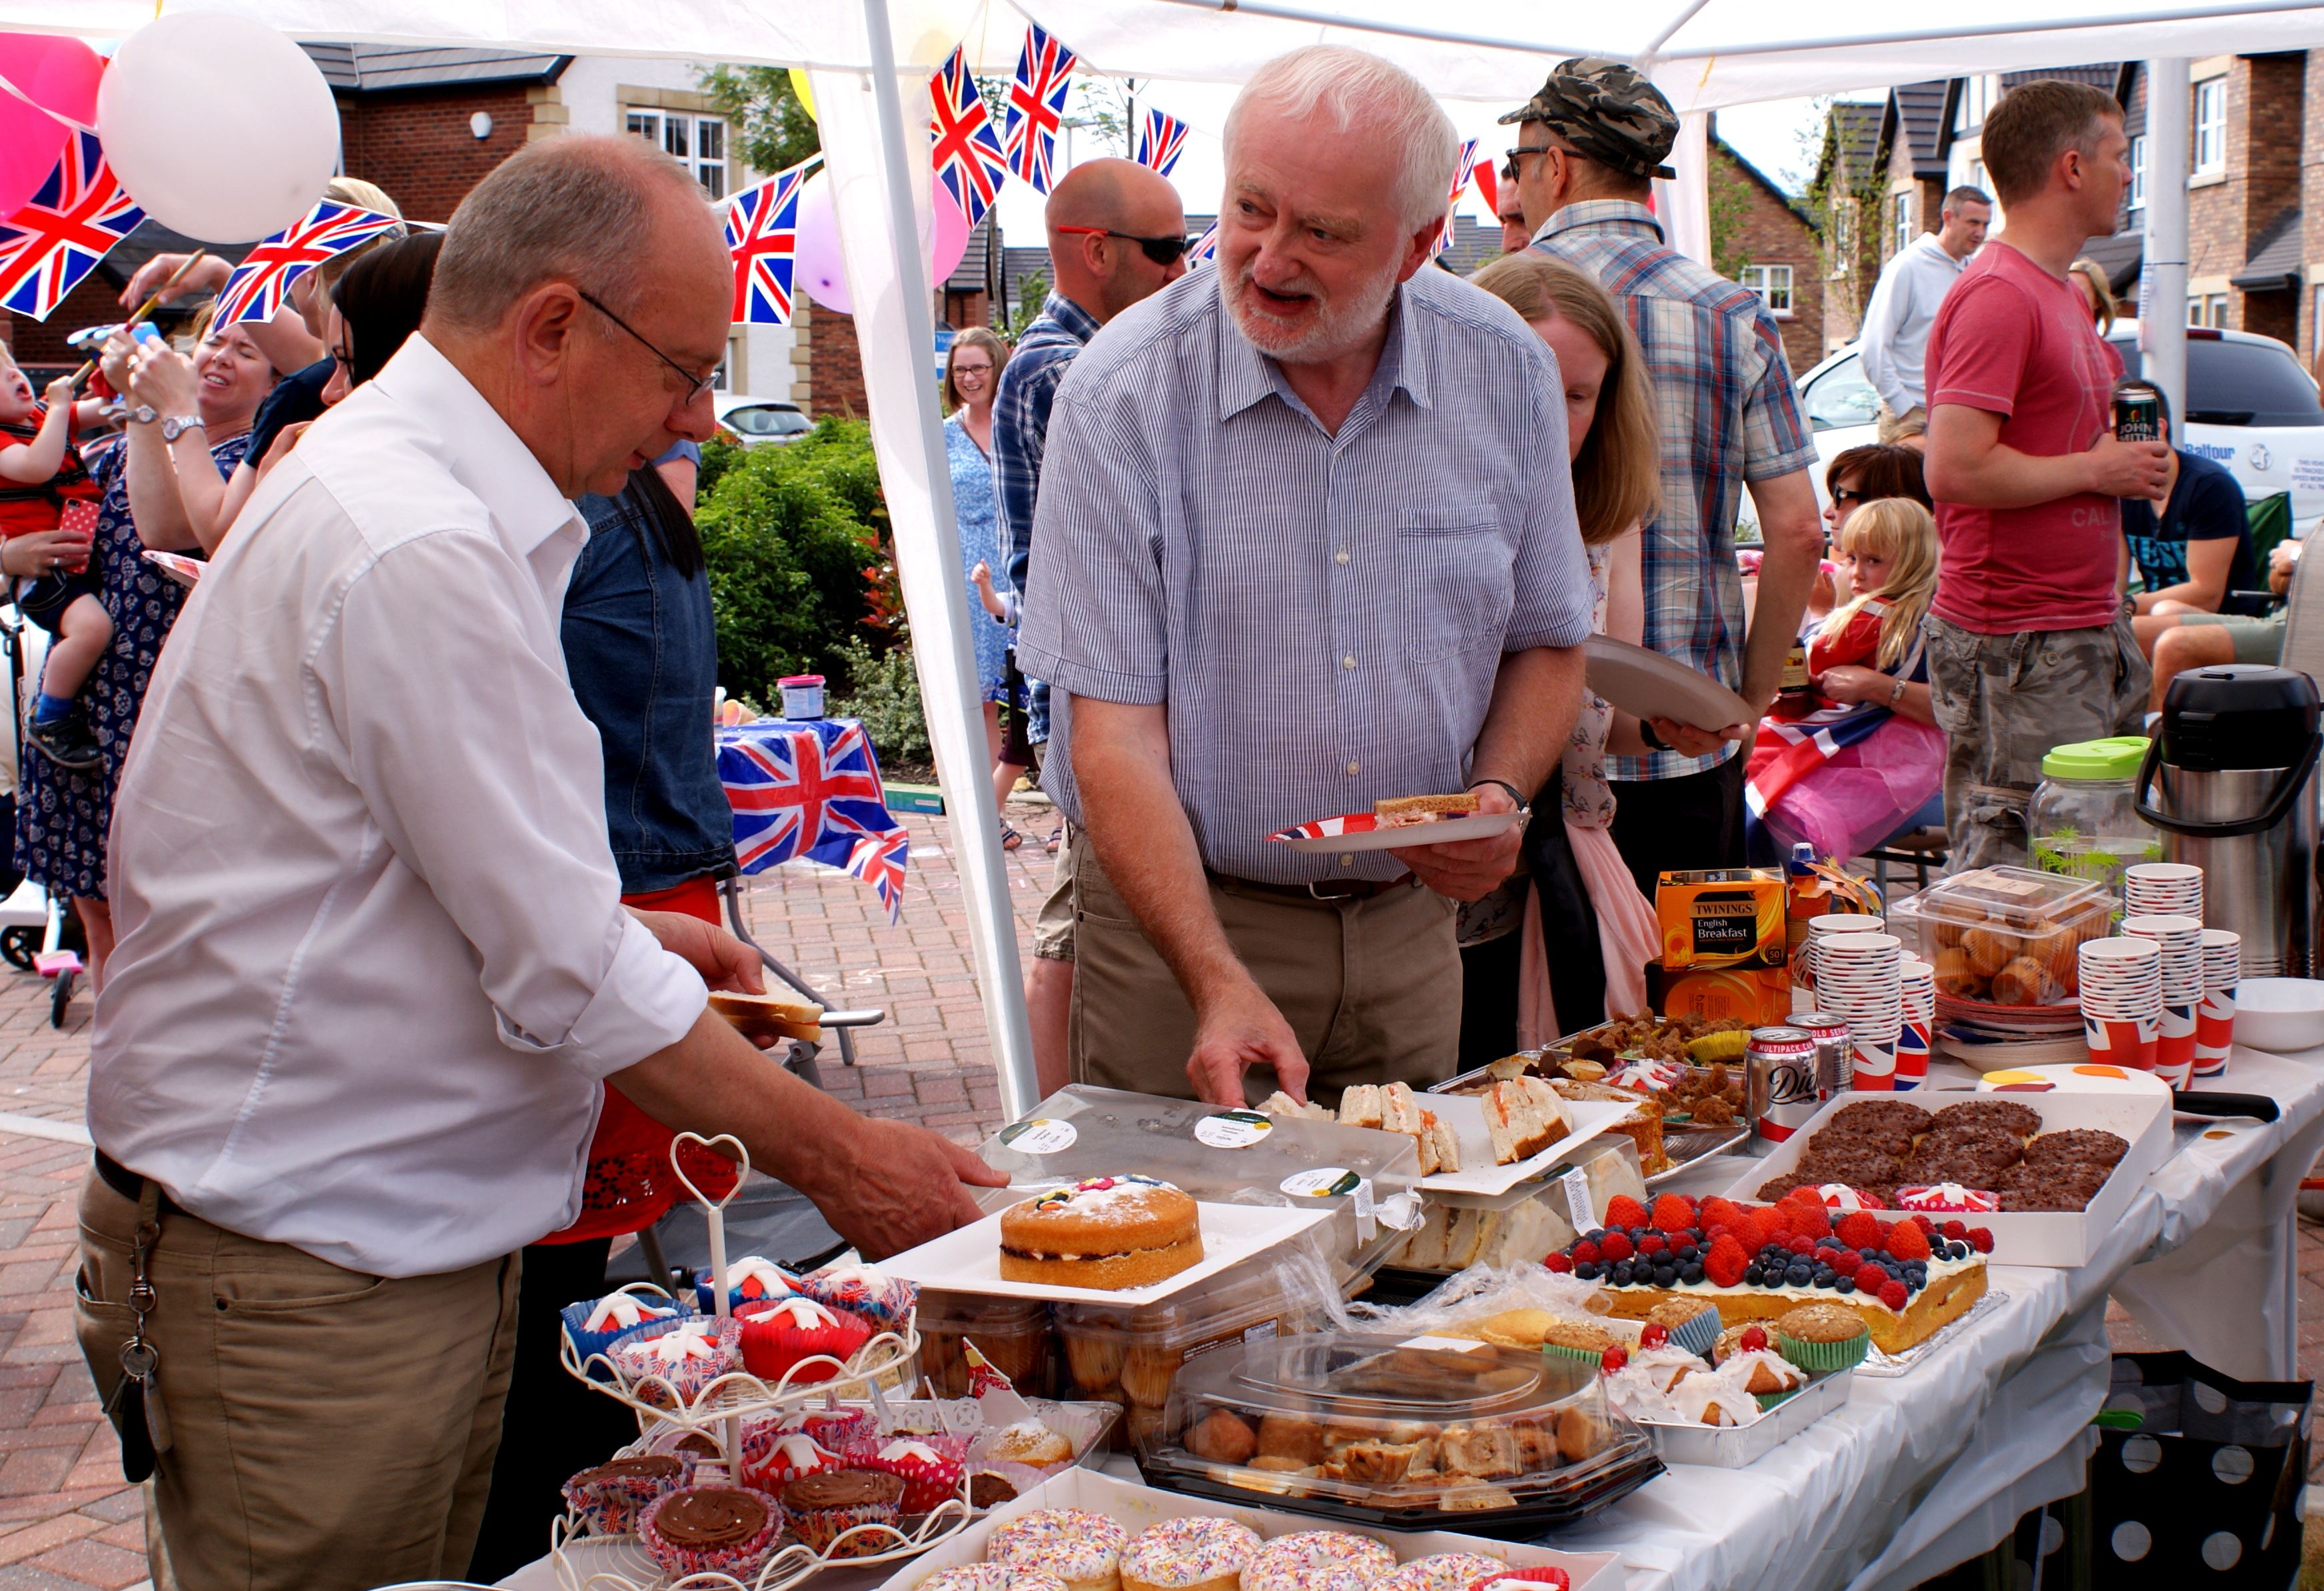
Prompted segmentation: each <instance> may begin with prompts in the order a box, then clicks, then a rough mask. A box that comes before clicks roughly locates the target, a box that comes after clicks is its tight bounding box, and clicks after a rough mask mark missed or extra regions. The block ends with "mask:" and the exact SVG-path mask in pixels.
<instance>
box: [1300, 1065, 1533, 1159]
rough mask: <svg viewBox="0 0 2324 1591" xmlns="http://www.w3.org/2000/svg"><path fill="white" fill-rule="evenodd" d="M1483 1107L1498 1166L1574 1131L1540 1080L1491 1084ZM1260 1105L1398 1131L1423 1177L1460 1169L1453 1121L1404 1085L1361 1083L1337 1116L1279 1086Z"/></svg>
mask: <svg viewBox="0 0 2324 1591" xmlns="http://www.w3.org/2000/svg"><path fill="white" fill-rule="evenodd" d="M1484 1106H1485V1130H1486V1131H1487V1132H1488V1133H1490V1134H1491V1136H1492V1141H1493V1163H1494V1164H1495V1165H1497V1166H1510V1165H1515V1164H1516V1163H1517V1161H1521V1160H1529V1159H1531V1158H1532V1157H1533V1156H1535V1155H1536V1154H1539V1153H1540V1152H1542V1151H1543V1150H1545V1149H1547V1148H1548V1147H1549V1146H1550V1145H1551V1144H1553V1143H1555V1142H1557V1141H1558V1140H1559V1139H1561V1138H1563V1137H1564V1136H1565V1135H1566V1134H1567V1133H1570V1132H1572V1130H1573V1116H1572V1113H1571V1112H1570V1111H1568V1110H1567V1109H1566V1107H1565V1101H1564V1100H1563V1099H1562V1098H1560V1097H1559V1096H1558V1093H1557V1090H1555V1089H1554V1088H1552V1087H1550V1086H1549V1085H1548V1084H1547V1083H1545V1082H1543V1081H1542V1080H1541V1079H1540V1078H1509V1079H1506V1080H1502V1081H1497V1082H1495V1083H1494V1084H1493V1085H1492V1087H1489V1088H1488V1089H1487V1090H1486V1091H1485V1096H1484ZM1259 1109H1260V1110H1262V1111H1264V1112H1265V1113H1266V1114H1267V1115H1271V1116H1304V1117H1306V1118H1308V1119H1310V1120H1313V1121H1319V1122H1330V1121H1337V1122H1338V1123H1339V1124H1341V1125H1342V1126H1343V1127H1371V1128H1374V1129H1376V1130H1378V1131H1379V1132H1383V1133H1404V1134H1405V1135H1406V1136H1407V1137H1409V1138H1410V1139H1411V1140H1412V1141H1413V1142H1414V1143H1415V1144H1416V1145H1418V1147H1419V1150H1420V1174H1421V1175H1422V1176H1424V1177H1427V1176H1434V1174H1435V1173H1437V1172H1439V1171H1457V1170H1460V1169H1461V1145H1460V1143H1459V1142H1458V1141H1457V1140H1456V1139H1455V1138H1454V1137H1453V1133H1452V1127H1451V1125H1450V1124H1447V1123H1446V1122H1444V1121H1443V1119H1442V1118H1440V1117H1439V1116H1438V1115H1436V1113H1435V1112H1434V1111H1432V1110H1425V1109H1423V1108H1422V1107H1421V1104H1420V1099H1419V1096H1417V1095H1416V1094H1414V1093H1413V1091H1412V1087H1411V1085H1409V1084H1407V1083H1389V1084H1387V1085H1385V1086H1382V1087H1374V1086H1372V1085H1371V1084H1369V1083H1360V1084H1358V1085H1356V1086H1355V1087H1352V1088H1350V1089H1349V1090H1348V1091H1347V1092H1346V1093H1344V1094H1342V1096H1340V1109H1339V1114H1338V1115H1333V1113H1332V1112H1331V1111H1330V1110H1329V1109H1327V1108H1325V1107H1324V1106H1323V1105H1301V1104H1300V1103H1299V1102H1298V1101H1296V1100H1295V1099H1293V1098H1292V1097H1291V1096H1289V1095H1288V1094H1286V1093H1284V1092H1282V1091H1281V1090H1280V1089H1277V1091H1276V1092H1275V1093H1274V1094H1272V1095H1270V1096H1268V1100H1267V1103H1266V1104H1264V1105H1260V1106H1259Z"/></svg>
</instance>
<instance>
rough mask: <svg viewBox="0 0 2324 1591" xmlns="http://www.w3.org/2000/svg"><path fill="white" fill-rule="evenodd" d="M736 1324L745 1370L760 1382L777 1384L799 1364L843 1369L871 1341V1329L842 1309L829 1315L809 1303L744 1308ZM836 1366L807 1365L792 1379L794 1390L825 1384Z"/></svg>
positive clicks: (794, 1300)
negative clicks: (820, 1359) (825, 1360)
mask: <svg viewBox="0 0 2324 1591" xmlns="http://www.w3.org/2000/svg"><path fill="white" fill-rule="evenodd" d="M735 1318H736V1319H737V1320H738V1321H739V1322H740V1323H741V1327H742V1331H741V1347H742V1364H743V1367H744V1368H745V1369H747V1370H748V1371H750V1373H751V1374H753V1375H755V1376H757V1377H758V1378H759V1379H760V1380H761V1381H763V1382H769V1383H773V1382H778V1381H780V1380H781V1379H782V1378H783V1376H784V1374H786V1373H788V1372H789V1371H791V1370H792V1369H793V1368H794V1367H796V1366H798V1365H799V1364H802V1362H804V1361H806V1360H808V1359H814V1358H818V1357H823V1356H828V1357H830V1358H833V1359H836V1360H838V1361H839V1362H840V1364H845V1363H846V1362H847V1359H848V1357H849V1356H850V1355H853V1353H854V1352H855V1350H856V1349H858V1348H860V1347H862V1346H863V1345H864V1344H865V1343H867V1342H869V1341H871V1327H870V1326H868V1325H866V1324H865V1323H864V1322H863V1321H862V1320H861V1319H859V1318H857V1317H855V1316H853V1315H851V1314H849V1313H848V1312H847V1311H846V1310H844V1309H828V1308H825V1306H824V1305H822V1304H818V1303H816V1301H815V1300H813V1299H806V1298H792V1299H779V1300H775V1301H774V1302H772V1303H760V1304H745V1305H743V1306H742V1309H740V1310H739V1311H738V1312H737V1314H736V1316H735ZM836 1374H839V1370H838V1366H836V1365H832V1364H809V1365H807V1367H806V1368H804V1369H801V1370H799V1371H798V1374H795V1375H792V1376H791V1383H792V1384H793V1385H794V1386H798V1385H807V1384H810V1383H815V1382H818V1381H829V1380H830V1379H831V1378H832V1377H833V1376H835V1375H836Z"/></svg>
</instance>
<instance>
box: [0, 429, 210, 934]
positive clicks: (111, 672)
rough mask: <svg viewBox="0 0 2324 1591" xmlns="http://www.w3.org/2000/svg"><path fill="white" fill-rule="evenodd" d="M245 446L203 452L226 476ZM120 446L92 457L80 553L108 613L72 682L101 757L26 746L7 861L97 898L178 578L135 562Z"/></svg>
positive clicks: (53, 888) (138, 554) (75, 893)
mask: <svg viewBox="0 0 2324 1591" xmlns="http://www.w3.org/2000/svg"><path fill="white" fill-rule="evenodd" d="M249 445H250V438H249V434H248V433H247V432H245V433H244V434H243V435H241V436H238V437H234V438H231V439H227V440H226V441H223V442H220V443H219V444H218V445H217V446H216V447H215V448H212V449H210V458H211V460H212V462H214V463H215V464H217V467H218V473H219V474H220V475H232V474H233V473H234V467H235V465H237V464H239V463H241V462H242V455H243V452H244V449H246V448H247V447H248V446H249ZM124 452H125V449H119V448H116V449H113V450H112V451H111V452H110V453H109V454H108V455H107V456H106V458H105V459H104V460H103V461H102V463H101V464H100V465H99V466H98V469H99V470H100V471H101V472H103V478H104V480H105V497H104V500H103V501H102V502H101V503H99V504H98V505H97V542H96V546H95V547H94V549H93V550H91V552H90V559H91V560H92V563H93V567H94V568H95V570H96V573H97V578H98V579H99V580H100V581H101V582H102V583H103V589H102V590H100V591H99V592H98V594H97V598H98V600H99V601H101V602H103V603H104V604H105V611H106V613H107V614H108V615H111V617H112V619H113V644H112V645H111V646H109V647H107V648H106V651H105V655H104V656H103V657H101V658H99V659H98V660H97V668H96V671H94V672H92V673H91V674H90V675H89V677H88V685H87V686H86V687H85V688H83V689H82V691H81V700H82V702H83V703H84V705H86V706H87V708H88V715H89V725H90V727H91V728H92V729H94V730H95V731H96V734H97V748H98V750H99V751H101V752H102V753H103V754H104V757H105V760H104V762H103V763H101V764H100V765H98V766H97V767H95V768H88V769H82V770H78V771H75V770H69V769H64V768H60V767H58V766H57V765H56V764H55V763H51V762H50V761H49V759H48V758H46V757H45V756H42V754H41V753H40V751H39V750H38V749H37V748H36V747H34V746H32V745H26V746H25V747H24V769H23V785H22V787H21V788H20V789H19V790H18V791H17V792H16V864H17V865H18V866H20V867H22V868H23V870H24V871H25V873H26V874H29V875H30V876H31V877H32V879H33V881H34V882H36V883H39V884H41V885H42V887H43V888H44V889H46V890H47V891H48V892H49V893H51V894H52V895H59V896H62V897H65V898H67V899H88V900H100V901H101V900H103V899H104V898H105V840H106V830H107V829H108V828H110V827H111V826H112V822H113V792H114V791H115V788H116V786H117V785H118V782H119V781H120V778H121V763H122V759H123V758H124V757H125V756H126V755H128V754H129V736H130V734H131V732H132V731H134V729H135V728H136V727H137V713H138V709H139V708H141V707H143V705H144V701H145V688H146V687H147V686H148V685H149V684H151V683H152V679H153V665H154V663H155V661H158V660H159V659H160V657H161V643H163V642H164V641H166V640H168V639H169V638H170V626H171V625H172V624H176V623H177V622H178V610H179V609H180V607H181V606H184V604H185V600H186V587H183V586H180V585H179V584H178V582H177V581H175V580H173V579H171V578H170V577H169V576H167V575H165V574H163V573H162V572H161V570H160V569H156V568H155V567H154V566H153V565H152V564H150V563H148V562H146V561H145V559H144V556H143V555H144V551H145V544H144V543H143V541H139V540H138V538H137V527H136V526H135V525H134V524H133V523H131V522H130V518H129V478H128V475H129V472H128V471H127V469H125V468H124V467H123V466H124Z"/></svg>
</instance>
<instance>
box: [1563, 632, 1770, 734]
mask: <svg viewBox="0 0 2324 1591" xmlns="http://www.w3.org/2000/svg"><path fill="white" fill-rule="evenodd" d="M1582 656H1583V658H1584V659H1586V660H1587V667H1588V675H1587V678H1588V680H1589V681H1590V689H1592V690H1594V691H1596V692H1597V693H1598V694H1599V695H1600V696H1602V697H1604V698H1606V699H1607V700H1608V701H1609V702H1611V703H1613V704H1614V705H1615V706H1616V707H1618V708H1621V709H1622V711H1624V712H1626V713H1629V714H1632V715H1634V716H1636V717H1641V718H1675V719H1677V720H1678V721H1679V722H1680V723H1682V724H1691V725H1692V726H1694V727H1696V728H1697V729H1724V728H1726V727H1727V726H1729V724H1748V723H1749V722H1751V720H1752V719H1753V718H1754V717H1756V716H1757V715H1755V714H1754V713H1753V712H1752V711H1751V708H1750V707H1749V705H1748V704H1747V703H1746V702H1745V701H1744V699H1743V698H1741V697H1739V696H1738V695H1736V694H1735V693H1734V692H1733V691H1731V690H1729V689H1727V687H1725V686H1724V685H1721V684H1720V682H1719V681H1718V680H1714V679H1712V678H1711V676H1710V675H1708V674H1705V673H1703V672H1701V671H1699V670H1695V669H1690V668H1688V667H1687V666H1686V665H1685V664H1684V663H1683V662H1680V661H1678V660H1677V659H1676V658H1669V657H1665V656H1664V655H1663V654H1662V653H1660V652H1648V651H1647V650H1646V648H1645V647H1643V646H1633V645H1631V644H1630V643H1628V642H1627V641H1617V640H1615V639H1614V638H1613V637H1612V636H1610V635H1592V636H1591V637H1590V639H1589V640H1587V641H1585V642H1583V643H1582Z"/></svg>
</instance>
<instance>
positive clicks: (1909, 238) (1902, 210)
mask: <svg viewBox="0 0 2324 1591" xmlns="http://www.w3.org/2000/svg"><path fill="white" fill-rule="evenodd" d="M1913 233H1914V227H1913V195H1912V193H1911V192H1910V191H1909V190H1907V191H1905V192H1904V193H1900V194H1898V195H1897V196H1896V246H1895V248H1894V249H1893V250H1891V251H1890V252H1891V253H1893V254H1903V253H1904V251H1905V250H1906V249H1908V248H1910V247H1911V246H1912V245H1913Z"/></svg>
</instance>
